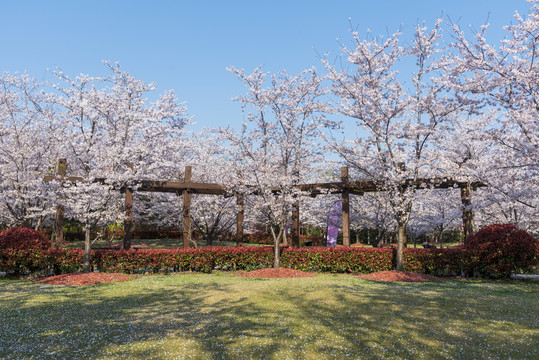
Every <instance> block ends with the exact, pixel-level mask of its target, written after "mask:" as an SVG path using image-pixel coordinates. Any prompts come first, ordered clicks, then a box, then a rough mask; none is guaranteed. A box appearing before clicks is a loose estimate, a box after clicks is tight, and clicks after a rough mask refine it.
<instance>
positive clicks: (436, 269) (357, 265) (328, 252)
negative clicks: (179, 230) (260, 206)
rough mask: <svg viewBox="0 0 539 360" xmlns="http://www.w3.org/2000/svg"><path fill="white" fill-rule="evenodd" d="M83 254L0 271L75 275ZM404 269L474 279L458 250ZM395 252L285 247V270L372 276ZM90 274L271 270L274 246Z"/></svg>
mask: <svg viewBox="0 0 539 360" xmlns="http://www.w3.org/2000/svg"><path fill="white" fill-rule="evenodd" d="M82 257H83V253H82V250H78V249H66V250H60V249H48V250H42V251H35V250H23V249H5V250H1V251H0V270H1V271H6V272H9V273H27V272H31V273H34V272H40V271H44V272H52V273H54V274H60V273H69V272H76V271H80V270H81V269H82ZM404 257H405V265H404V266H405V270H406V271H413V272H420V273H427V274H434V275H440V276H450V275H457V274H461V273H462V272H464V273H466V274H472V272H473V269H472V268H470V261H469V259H470V255H469V254H468V253H467V252H466V251H465V250H462V249H458V250H451V249H446V250H438V249H406V250H405V252H404ZM394 259H395V250H393V249H372V248H309V249H305V248H300V249H293V248H284V249H283V250H282V256H281V265H282V266H283V267H287V268H292V269H297V270H304V271H315V272H331V273H370V272H374V271H383V270H391V269H393V268H394ZM91 262H92V266H93V269H94V270H99V271H103V272H125V273H137V272H142V271H149V272H160V271H164V272H176V271H200V272H211V271H213V270H248V271H249V270H254V269H260V268H266V267H271V266H272V264H273V247H234V248H222V247H210V248H198V249H171V250H137V251H132V250H131V251H92V254H91Z"/></svg>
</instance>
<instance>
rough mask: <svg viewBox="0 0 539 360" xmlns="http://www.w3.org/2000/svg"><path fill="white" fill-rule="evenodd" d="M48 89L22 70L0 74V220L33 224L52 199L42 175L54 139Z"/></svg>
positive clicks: (50, 167)
mask: <svg viewBox="0 0 539 360" xmlns="http://www.w3.org/2000/svg"><path fill="white" fill-rule="evenodd" d="M50 97H51V94H50V93H46V92H45V90H44V88H43V85H42V84H39V83H38V82H36V81H35V80H34V79H32V78H30V76H29V75H28V74H22V75H10V74H8V73H5V74H2V75H1V76H0V194H1V195H0V223H1V224H3V225H7V226H30V227H31V226H34V227H36V228H39V227H40V226H41V224H42V222H43V220H44V219H47V217H49V218H50V215H51V213H52V212H51V211H52V208H53V207H52V203H53V201H54V198H52V197H50V196H46V190H47V189H46V188H47V185H46V184H44V183H43V176H44V175H48V174H50V173H51V172H53V171H54V164H55V160H56V158H57V156H58V146H57V145H58V144H57V143H55V142H54V141H52V139H53V138H54V133H55V132H56V130H57V127H58V124H57V122H56V117H55V116H56V114H55V109H54V108H53V107H52V106H51V105H50V101H49V100H50Z"/></svg>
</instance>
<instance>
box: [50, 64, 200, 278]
mask: <svg viewBox="0 0 539 360" xmlns="http://www.w3.org/2000/svg"><path fill="white" fill-rule="evenodd" d="M105 64H106V65H107V67H108V68H109V70H110V72H111V73H110V75H109V76H108V77H105V78H97V77H91V76H88V75H84V74H81V75H79V76H77V77H76V78H74V79H71V78H70V77H69V76H67V75H65V74H63V73H62V72H61V71H58V72H57V73H56V74H57V76H58V78H59V80H60V81H61V83H59V84H54V85H53V86H54V88H55V89H56V91H57V92H58V96H57V97H56V99H55V103H56V105H57V107H58V108H59V109H61V114H59V116H60V122H61V124H62V130H63V131H62V132H61V133H58V134H57V136H58V141H59V142H60V143H61V144H62V145H63V149H62V151H63V155H64V157H65V158H67V159H68V164H69V165H68V166H69V170H68V171H69V173H70V175H75V176H79V177H80V181H77V182H76V183H73V184H70V185H68V186H66V187H65V192H64V194H63V196H64V203H65V205H66V209H69V211H68V212H67V215H68V216H72V217H73V218H75V219H77V220H79V221H81V222H82V223H83V224H84V226H85V233H86V236H85V259H84V270H85V271H89V266H90V264H89V253H90V246H91V240H90V230H91V228H92V226H97V225H103V224H107V223H110V222H113V221H117V220H123V214H124V208H123V206H124V204H123V197H122V196H121V194H120V189H125V188H128V187H130V186H134V183H133V181H134V180H136V179H140V178H150V179H151V178H155V177H158V176H159V172H160V171H163V169H167V168H168V167H170V166H171V165H173V164H171V163H170V160H169V159H170V158H169V157H168V155H169V154H170V152H171V151H173V150H174V144H175V140H177V139H178V138H181V136H182V131H183V127H184V126H185V125H186V124H187V123H188V121H189V118H188V117H187V116H186V111H185V108H184V107H183V106H182V105H181V104H179V103H178V102H177V100H176V98H175V97H174V95H173V93H172V92H165V93H164V94H162V95H161V96H160V97H159V99H158V100H157V101H155V102H154V103H149V102H148V100H147V98H146V97H145V96H146V94H147V93H148V92H150V91H152V90H154V87H153V84H147V83H145V82H143V81H140V80H137V79H135V78H134V77H133V76H131V75H130V74H128V73H127V72H124V71H123V70H122V69H121V68H120V66H119V64H110V63H105ZM99 178H102V179H105V180H103V181H96V180H98V179H99Z"/></svg>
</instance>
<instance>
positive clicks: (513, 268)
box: [464, 224, 539, 278]
mask: <svg viewBox="0 0 539 360" xmlns="http://www.w3.org/2000/svg"><path fill="white" fill-rule="evenodd" d="M464 249H465V250H466V251H467V252H468V253H469V254H470V266H471V268H472V269H471V270H472V271H473V273H474V274H475V275H478V276H484V277H493V278H502V277H509V276H510V275H511V274H512V273H516V272H521V271H522V272H526V271H529V270H531V269H532V268H533V267H534V266H536V265H537V264H538V258H539V241H538V240H537V239H535V238H534V237H533V236H531V235H530V234H528V233H527V232H526V231H524V230H521V229H518V228H516V227H515V226H514V225H511V224H494V225H490V226H487V227H484V228H483V229H481V230H480V231H478V232H477V233H475V234H474V235H473V236H472V237H470V238H469V239H468V240H466V243H465V246H464Z"/></svg>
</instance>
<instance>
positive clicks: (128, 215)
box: [122, 163, 133, 250]
mask: <svg viewBox="0 0 539 360" xmlns="http://www.w3.org/2000/svg"><path fill="white" fill-rule="evenodd" d="M127 167H128V168H129V169H131V171H133V163H127ZM132 230H133V189H130V188H127V189H125V220H124V242H123V244H122V249H123V250H129V249H131V240H132V239H133V234H132Z"/></svg>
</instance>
